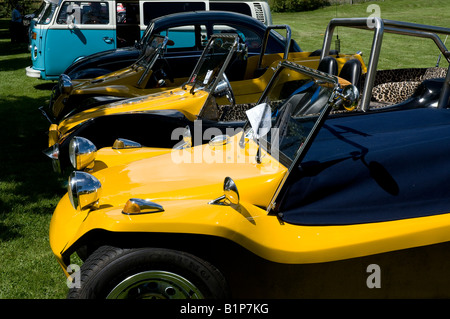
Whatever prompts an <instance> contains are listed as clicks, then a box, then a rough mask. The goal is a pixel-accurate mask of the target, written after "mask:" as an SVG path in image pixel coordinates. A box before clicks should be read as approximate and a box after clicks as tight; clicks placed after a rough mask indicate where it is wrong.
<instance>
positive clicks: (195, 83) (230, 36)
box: [183, 33, 239, 94]
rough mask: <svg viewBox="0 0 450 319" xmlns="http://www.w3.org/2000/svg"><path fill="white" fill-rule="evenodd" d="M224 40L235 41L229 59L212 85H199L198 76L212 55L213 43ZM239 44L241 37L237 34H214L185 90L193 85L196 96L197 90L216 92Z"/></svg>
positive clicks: (192, 90) (225, 61)
mask: <svg viewBox="0 0 450 319" xmlns="http://www.w3.org/2000/svg"><path fill="white" fill-rule="evenodd" d="M222 38H225V39H233V41H234V42H233V44H232V46H231V47H230V50H229V51H228V54H227V57H226V58H225V60H224V62H223V64H222V67H221V68H220V70H219V72H218V73H217V75H216V77H215V79H214V81H213V82H210V84H209V86H208V87H207V88H206V87H205V86H201V85H198V84H199V82H200V81H199V79H200V78H199V77H198V74H199V73H200V69H201V68H202V66H203V65H204V64H205V62H206V60H207V58H208V56H209V55H210V54H211V53H210V48H211V46H212V45H213V42H214V41H215V40H216V39H222ZM238 44H239V36H238V35H237V34H227V33H217V34H212V35H211V37H210V38H209V40H208V44H207V45H206V46H205V48H204V49H203V52H202V55H201V56H200V58H199V59H198V62H197V64H196V65H195V68H194V70H193V71H192V73H191V75H190V77H189V80H188V81H187V82H186V83H185V84H184V85H183V88H185V87H186V85H187V84H189V85H191V88H190V92H191V94H195V91H196V89H197V90H205V91H209V93H211V92H214V89H215V87H216V86H217V84H218V83H219V82H220V80H221V79H222V75H223V73H224V72H225V69H226V68H227V66H228V64H229V63H230V60H231V58H232V56H233V54H234V53H235V52H236V51H237V48H238Z"/></svg>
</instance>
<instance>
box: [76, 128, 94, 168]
mask: <svg viewBox="0 0 450 319" xmlns="http://www.w3.org/2000/svg"><path fill="white" fill-rule="evenodd" d="M96 155H97V148H96V147H95V145H94V144H93V143H92V142H91V141H89V140H88V139H86V138H84V137H80V136H75V137H74V138H73V139H72V140H71V141H70V143H69V158H70V162H71V163H72V166H73V167H74V168H75V169H76V170H82V169H85V168H92V167H93V166H94V160H95V156H96Z"/></svg>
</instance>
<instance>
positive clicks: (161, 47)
mask: <svg viewBox="0 0 450 319" xmlns="http://www.w3.org/2000/svg"><path fill="white" fill-rule="evenodd" d="M156 38H160V39H163V40H162V42H160V43H158V45H157V46H156V47H155V49H154V50H153V51H152V52H150V54H147V52H146V51H147V49H148V48H149V47H150V46H151V44H152V43H153V40H154V39H156ZM150 40H151V41H150ZM148 42H149V43H148V44H147V45H146V46H145V49H144V50H143V51H142V53H141V56H140V57H139V59H138V60H137V61H136V62H135V63H134V65H135V66H136V67H142V68H145V70H144V72H143V73H142V75H141V76H140V78H139V80H138V81H137V86H138V87H139V88H141V89H144V88H145V87H146V85H147V82H148V80H149V78H150V75H151V74H152V72H150V71H153V66H154V65H155V63H156V61H157V60H158V58H159V57H161V56H162V55H163V53H164V52H165V49H166V47H167V44H168V42H169V38H168V37H167V36H163V35H159V34H153V35H152V36H151V37H149V41H148Z"/></svg>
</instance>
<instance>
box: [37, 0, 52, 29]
mask: <svg viewBox="0 0 450 319" xmlns="http://www.w3.org/2000/svg"><path fill="white" fill-rule="evenodd" d="M55 11H56V4H54V3H49V4H48V5H47V7H46V8H45V11H44V13H43V14H42V15H41V14H39V15H40V17H39V21H38V24H49V23H50V21H51V20H52V17H53V14H54V13H55Z"/></svg>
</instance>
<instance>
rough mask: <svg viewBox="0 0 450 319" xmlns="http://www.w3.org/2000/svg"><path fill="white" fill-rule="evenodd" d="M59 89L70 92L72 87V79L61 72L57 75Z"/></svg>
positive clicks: (66, 92) (62, 91) (65, 92)
mask: <svg viewBox="0 0 450 319" xmlns="http://www.w3.org/2000/svg"><path fill="white" fill-rule="evenodd" d="M58 85H59V91H60V92H61V93H64V94H70V92H72V89H73V85H72V80H71V79H70V77H69V76H68V75H66V74H61V75H60V76H59V83H58Z"/></svg>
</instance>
